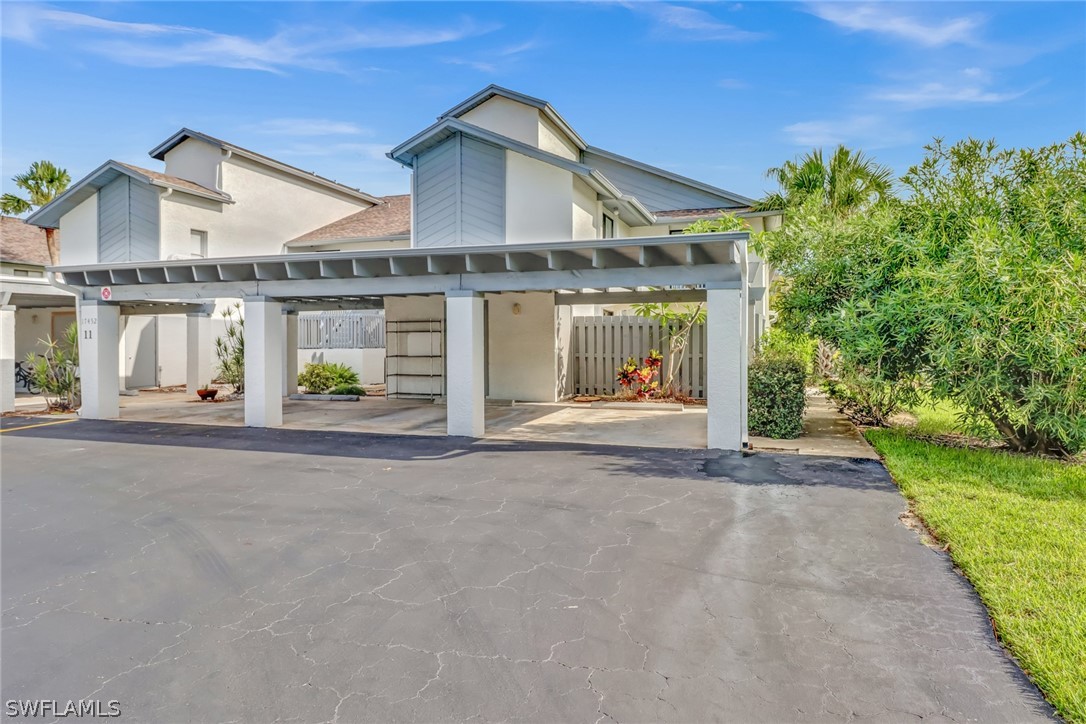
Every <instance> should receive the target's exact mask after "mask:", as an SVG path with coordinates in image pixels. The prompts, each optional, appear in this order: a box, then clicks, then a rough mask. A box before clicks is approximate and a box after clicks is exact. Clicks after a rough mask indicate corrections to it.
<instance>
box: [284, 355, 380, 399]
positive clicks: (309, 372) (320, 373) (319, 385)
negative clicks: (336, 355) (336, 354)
mask: <svg viewBox="0 0 1086 724" xmlns="http://www.w3.org/2000/svg"><path fill="white" fill-rule="evenodd" d="M298 384H299V385H301V386H302V387H304V388H305V389H306V391H307V392H310V393H313V394H318V395H319V394H323V393H324V392H326V391H327V390H330V389H332V388H334V387H341V386H347V385H352V386H353V385H358V373H357V372H355V371H354V370H353V369H351V368H350V367H348V366H347V365H345V364H342V363H339V362H308V363H306V366H305V368H304V369H303V370H302V373H301V374H300V375H298ZM336 394H351V395H357V394H359V393H357V392H349V393H336ZM362 394H365V393H362Z"/></svg>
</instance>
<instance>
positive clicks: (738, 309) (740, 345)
mask: <svg viewBox="0 0 1086 724" xmlns="http://www.w3.org/2000/svg"><path fill="white" fill-rule="evenodd" d="M743 296H744V295H743V290H742V282H735V283H734V288H730V289H721V288H713V287H712V286H709V287H708V288H707V289H706V292H705V297H706V302H707V305H706V306H707V317H706V321H705V328H706V335H707V339H706V357H707V358H708V359H707V361H706V370H705V379H706V388H707V389H706V400H707V402H708V418H709V420H708V425H709V430H708V433H709V435H708V440H709V447H710V448H717V449H721V450H742V449H743V442H744V441H745V440H746V417H747V413H746V390H745V388H746V369H745V368H746V351H747V350H746V346H747V345H746V340H745V338H744V334H743V328H744V326H745V321H746V320H745V318H746V316H747V305H746V303H745V302H746V300H745V299H744V298H743Z"/></svg>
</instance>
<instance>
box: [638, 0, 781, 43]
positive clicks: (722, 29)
mask: <svg viewBox="0 0 1086 724" xmlns="http://www.w3.org/2000/svg"><path fill="white" fill-rule="evenodd" d="M627 7H629V8H630V9H631V10H637V11H640V12H644V13H647V14H648V15H651V16H652V17H653V18H654V19H655V20H656V27H655V28H654V31H655V32H656V33H657V34H658V35H666V36H668V37H678V38H681V39H683V40H732V41H745V40H758V39H760V38H763V37H765V35H764V34H763V33H757V32H753V31H750V30H743V29H742V28H738V27H736V26H735V25H732V24H730V23H725V22H722V21H720V20H718V19H717V18H715V17H714V16H713V15H711V14H709V13H708V12H706V11H704V10H699V9H697V8H688V7H684V6H682V5H666V4H663V3H655V2H645V3H632V4H630V5H627Z"/></svg>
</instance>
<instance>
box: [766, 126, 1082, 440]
mask: <svg viewBox="0 0 1086 724" xmlns="http://www.w3.org/2000/svg"><path fill="white" fill-rule="evenodd" d="M902 184H903V185H904V186H905V187H906V188H907V190H908V192H909V193H908V196H907V198H904V199H895V198H889V199H887V200H885V201H882V202H880V203H876V204H874V205H873V206H871V207H870V208H867V209H865V210H864V212H863V213H859V214H851V215H845V216H840V215H837V214H833V213H829V212H827V211H826V209H825V208H824V207H823V206H822V205H821V204H820V203H819V202H818V198H817V197H809V198H805V199H804V201H803V202H802V203H800V204H798V205H796V206H789V208H788V215H787V220H786V223H785V225H784V227H783V228H782V229H781V230H780V231H779V232H773V233H769V234H763V235H760V236H759V239H758V243H759V245H760V248H759V251H760V253H763V256H764V257H765V258H766V259H767V260H768V261H769V263H770V264H772V265H773V266H774V267H775V268H776V269H777V270H778V271H779V272H780V274H781V276H782V278H783V283H782V284H779V285H778V286H777V287H776V288H775V291H776V292H777V297H776V299H775V307H776V309H777V311H778V313H779V315H780V320H779V323H780V324H781V325H783V326H784V327H786V328H788V329H790V330H792V331H795V332H805V333H808V334H811V335H812V336H815V337H818V338H821V339H824V340H826V341H827V342H828V343H829V344H831V345H832V346H833V347H835V348H836V349H837V352H838V358H837V360H836V362H835V366H837V367H838V368H839V370H842V371H843V374H842V376H844V374H849V375H852V379H851V380H846V383H848V385H847V386H851V385H852V383H855V384H856V385H858V386H859V387H857V389H856V390H854V391H856V392H859V393H860V395H859V396H861V397H862V396H867V397H869V398H872V399H874V400H875V402H876V403H877V406H882V407H883V408H884V409H883V410H882V411H883V412H884V413H885V412H886V409H885V408H886V405H885V404H884V403H887V402H890V403H892V402H893V401H894V398H895V397H898V396H900V395H902V394H903V395H904V396H906V397H907V396H908V395H909V394H912V393H913V392H915V391H917V390H918V389H923V388H926V391H928V392H929V393H930V395H931V396H932V397H933V398H934V399H937V400H947V401H950V402H952V403H954V404H955V405H956V406H958V407H960V408H962V409H963V410H964V415H965V420H964V422H966V423H970V424H972V425H973V426H980V425H984V426H985V427H988V426H995V428H996V429H997V430H998V431H999V433H1000V435H1001V436H1002V438H1003V439H1004V441H1005V442H1006V443H1007V445H1008V446H1009V447H1010V448H1011V449H1013V450H1017V451H1021V452H1032V453H1052V454H1058V455H1071V454H1075V453H1076V452H1078V451H1081V450H1084V449H1086V135H1084V134H1081V133H1079V134H1076V135H1075V136H1074V137H1072V138H1071V139H1069V140H1068V141H1067V142H1065V143H1060V144H1056V145H1053V146H1049V147H1046V148H1041V149H1022V150H1000V149H999V148H998V147H997V146H996V145H995V143H994V142H991V141H989V142H984V141H976V140H972V139H970V140H966V141H962V142H960V143H957V144H955V145H953V146H945V145H943V144H942V143H941V142H938V141H937V142H935V143H933V144H932V145H930V146H928V147H927V156H926V158H925V159H924V160H923V162H921V163H920V164H918V165H917V166H915V167H913V168H912V169H910V170H909V172H908V173H907V174H906V175H905V176H904V177H903V178H902Z"/></svg>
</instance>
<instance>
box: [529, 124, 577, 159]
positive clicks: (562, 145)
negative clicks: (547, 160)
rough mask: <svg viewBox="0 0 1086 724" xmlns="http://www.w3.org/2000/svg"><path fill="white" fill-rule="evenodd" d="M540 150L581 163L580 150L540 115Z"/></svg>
mask: <svg viewBox="0 0 1086 724" xmlns="http://www.w3.org/2000/svg"><path fill="white" fill-rule="evenodd" d="M539 148H540V150H543V151H549V152H550V153H553V154H555V155H558V156H561V157H562V158H568V159H569V160H570V161H580V160H581V152H580V149H579V148H577V147H576V146H575V145H573V141H571V140H570V138H569V136H567V135H566V134H565V133H563V132H562V130H561V129H560V128H558V126H557V125H555V124H554V123H553V122H552V121H551V120H550V119H549V118H547V117H546V116H545V115H543V114H542V113H540V114H539Z"/></svg>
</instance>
